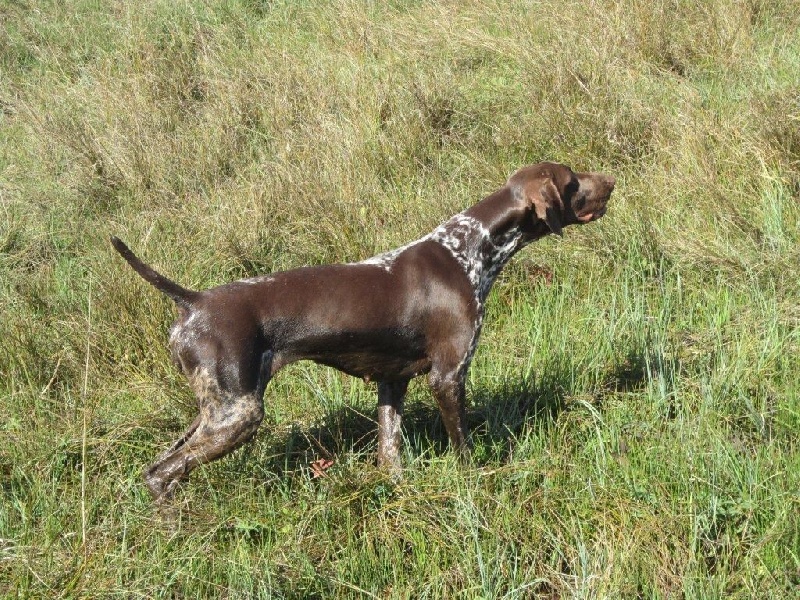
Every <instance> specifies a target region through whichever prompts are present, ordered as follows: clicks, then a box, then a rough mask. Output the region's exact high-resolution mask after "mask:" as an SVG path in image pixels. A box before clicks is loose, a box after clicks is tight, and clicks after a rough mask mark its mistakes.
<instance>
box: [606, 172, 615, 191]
mask: <svg viewBox="0 0 800 600" xmlns="http://www.w3.org/2000/svg"><path fill="white" fill-rule="evenodd" d="M606 183H608V187H609V188H611V189H612V190H613V189H614V186H615V185H617V178H616V177H614V176H613V175H606Z"/></svg>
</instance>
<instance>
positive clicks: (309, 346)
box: [290, 329, 431, 381]
mask: <svg viewBox="0 0 800 600" xmlns="http://www.w3.org/2000/svg"><path fill="white" fill-rule="evenodd" d="M290 353H291V354H292V355H293V356H294V357H296V359H297V360H302V359H307V360H313V361H314V362H317V363H320V364H323V365H327V366H330V367H334V368H336V369H339V370H340V371H343V372H345V373H347V374H348V375H353V376H354V377H361V378H363V379H366V380H373V381H393V380H398V379H408V378H411V377H416V376H417V375H421V374H423V373H427V372H428V371H429V370H430V368H431V363H430V360H429V359H428V357H427V355H426V353H425V351H424V345H423V344H422V341H421V340H419V339H417V338H416V337H415V336H413V335H411V334H409V333H408V332H404V331H402V330H394V329H387V330H380V331H372V330H370V331H348V332H335V333H318V334H315V335H308V336H304V337H303V338H302V339H301V340H296V341H295V343H293V344H292V348H291V351H290Z"/></svg>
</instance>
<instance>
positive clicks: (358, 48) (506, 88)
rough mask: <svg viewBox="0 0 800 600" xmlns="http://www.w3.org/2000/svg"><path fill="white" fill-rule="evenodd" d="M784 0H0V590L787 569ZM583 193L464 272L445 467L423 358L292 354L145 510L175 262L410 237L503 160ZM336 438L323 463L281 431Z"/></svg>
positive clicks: (213, 276)
mask: <svg viewBox="0 0 800 600" xmlns="http://www.w3.org/2000/svg"><path fill="white" fill-rule="evenodd" d="M799 30H800V10H798V4H797V2H796V0H708V1H706V2H693V1H688V0H656V1H650V0H648V1H644V0H626V1H622V0H617V1H613V0H591V1H587V2H578V1H575V0H566V1H561V2H556V1H554V0H541V1H536V0H528V1H509V2H503V1H500V0H468V1H465V2H451V1H447V2H426V1H415V0H392V1H389V2H374V1H367V2H359V1H356V0H330V1H328V0H325V1H324V2H323V1H320V2H310V1H305V0H298V1H289V0H273V1H271V0H210V1H206V2H201V1H199V0H175V1H167V0H141V1H139V2H122V1H120V0H19V1H15V0H0V596H3V597H20V598H113V597H119V598H206V597H207V598H276V599H280V598H320V599H321V598H326V599H327V598H398V599H401V598H426V599H427V598H431V599H436V598H442V599H450V598H470V599H472V598H475V599H477V598H483V599H486V600H488V599H494V598H507V599H516V598H541V599H548V600H551V599H552V600H554V599H556V598H637V599H638V598H641V599H651V598H652V599H656V598H659V599H660V598H686V599H693V598H746V599H750V598H777V599H784V598H797V597H800V369H799V368H798V367H799V366H800V244H799V242H800V36H799V35H798V31H799ZM541 160H555V161H559V162H564V163H566V164H569V165H571V166H572V167H573V168H575V169H576V170H598V171H605V172H608V173H611V174H613V175H615V176H616V178H617V188H616V191H615V192H614V195H613V196H612V201H611V203H610V205H609V211H608V214H607V215H606V216H605V217H604V218H603V219H602V220H600V221H598V222H596V223H592V224H591V225H587V226H584V227H572V228H569V229H566V230H565V235H564V237H563V239H562V238H557V237H555V236H550V237H548V238H546V239H543V240H541V241H539V242H537V243H536V244H533V245H531V246H529V247H528V248H526V249H525V250H523V251H522V252H520V253H519V254H518V255H517V256H516V257H515V258H514V259H513V260H512V262H511V263H510V264H509V265H508V267H507V268H506V269H505V270H504V272H503V273H502V275H501V277H500V278H499V279H498V281H497V282H496V284H495V286H494V289H493V291H492V293H491V295H490V298H489V301H488V306H487V316H486V320H485V322H484V327H483V334H482V338H481V343H480V345H479V347H478V351H477V354H476V356H475V360H474V361H473V364H472V368H471V371H470V375H469V381H468V390H467V394H468V418H469V423H470V427H471V429H472V432H473V442H474V446H475V452H474V461H473V464H471V465H461V464H459V462H458V460H457V459H456V458H455V456H454V455H453V453H452V452H450V451H448V447H447V436H446V434H445V431H444V428H443V426H442V423H441V421H440V418H439V415H438V410H437V408H436V403H435V401H434V400H433V398H432V396H431V395H430V392H429V391H428V387H427V382H426V381H425V380H424V378H420V379H418V380H415V381H414V382H413V383H412V385H411V387H410V390H409V396H408V399H407V408H406V416H405V419H404V432H403V435H404V446H403V462H404V465H405V469H404V472H403V477H402V478H401V479H399V480H394V479H392V478H390V477H389V476H387V475H386V474H385V473H382V472H381V471H379V470H378V469H376V467H375V466H374V462H375V452H376V444H375V441H376V440H375V436H376V429H377V428H376V423H375V418H376V390H375V385H374V384H367V383H364V382H362V381H359V380H355V379H352V378H349V377H347V376H345V375H342V374H340V373H338V372H337V371H334V370H332V369H328V368H324V367H320V366H317V365H314V364H311V363H299V364H295V365H292V366H290V367H288V368H286V369H285V370H284V371H282V372H281V373H280V374H279V376H278V377H276V379H275V380H274V381H272V382H271V383H270V386H269V388H268V389H267V392H266V396H265V406H266V417H265V419H264V423H263V424H262V426H261V429H260V430H259V433H258V435H257V436H256V438H255V439H254V440H253V442H251V443H250V444H249V445H247V446H246V447H244V448H242V449H240V450H238V451H237V452H236V453H234V454H233V455H231V456H230V457H227V458H225V459H224V460H221V461H218V462H216V463H213V464H211V465H208V466H206V467H204V468H200V469H198V470H196V471H195V472H194V473H193V476H192V478H191V480H190V481H189V483H188V484H187V485H185V486H183V487H182V488H180V489H179V491H178V494H177V496H176V499H175V503H174V505H173V507H172V510H170V511H168V512H166V513H165V512H164V511H159V510H156V509H155V508H154V507H153V505H152V503H151V500H150V497H149V494H148V493H147V491H146V488H145V486H144V484H143V481H142V479H141V471H142V469H143V468H144V467H145V466H147V465H148V464H150V463H151V462H152V461H153V460H154V458H155V457H156V456H157V455H158V454H159V453H160V452H161V451H162V450H164V449H165V448H166V447H167V446H168V445H169V444H171V443H172V441H173V440H174V439H175V438H176V437H177V436H178V435H179V434H180V432H182V431H183V429H184V428H185V427H186V425H187V424H188V423H189V422H190V421H191V420H192V418H193V417H194V414H195V404H194V399H193V397H192V394H191V392H190V390H189V388H188V386H187V385H186V383H185V380H184V379H183V377H182V375H181V374H180V373H179V372H178V371H177V370H176V369H175V368H174V367H173V365H172V363H171V361H170V359H169V352H168V349H167V338H168V328H169V325H170V324H171V322H172V320H173V318H174V316H175V310H174V306H173V304H172V302H171V301H169V300H168V299H166V298H164V297H163V296H162V295H161V294H160V293H158V292H157V291H155V290H154V289H153V288H151V287H150V286H148V285H147V284H145V283H144V282H143V281H142V280H141V279H140V278H139V277H137V276H136V275H135V274H134V273H133V271H131V269H130V268H129V267H128V266H127V265H126V264H125V263H124V262H123V261H122V260H121V259H120V258H119V256H118V255H117V254H116V253H115V252H114V250H113V249H112V247H111V245H110V243H109V236H110V235H117V236H119V237H121V238H122V239H123V240H125V241H126V242H128V243H129V245H130V246H131V248H132V249H133V250H134V251H135V252H136V253H137V254H139V255H140V256H142V257H143V258H144V259H146V260H147V261H148V262H150V263H151V264H153V265H154V266H155V267H156V268H158V269H159V270H160V271H161V272H163V273H165V274H166V275H168V276H170V277H172V278H174V279H175V280H177V281H179V282H180V283H182V284H184V285H186V286H187V287H191V288H195V289H198V288H204V287H209V286H212V285H216V284H220V283H223V282H226V281H229V280H232V279H235V278H239V277H245V276H253V275H257V274H264V273H269V272H272V271H275V270H280V269H286V268H292V267H297V266H302V265H310V264H319V263H327V262H348V261H356V260H360V259H363V258H366V257H368V256H372V255H374V254H377V253H379V252H382V251H385V250H388V249H391V248H394V247H396V246H399V245H401V244H404V243H406V242H408V241H410V240H413V239H416V238H419V237H421V236H422V235H424V234H426V233H427V232H428V231H430V230H431V229H433V228H434V227H436V225H438V224H439V223H440V222H441V221H443V220H444V219H446V218H447V217H449V216H450V215H452V214H454V213H456V212H459V211H461V210H463V209H464V208H466V207H468V206H470V205H471V204H473V203H474V202H476V201H477V200H479V199H480V198H482V197H483V196H485V195H487V194H488V193H490V192H492V191H494V190H495V189H497V188H498V187H499V186H500V185H502V183H503V182H504V181H505V179H506V178H507V177H508V175H509V174H510V173H512V172H513V171H515V170H516V169H517V168H519V167H520V166H523V165H525V164H529V163H533V162H538V161H541ZM319 458H325V459H330V460H333V461H334V465H333V466H332V467H331V468H330V469H328V471H327V472H326V476H325V477H319V478H313V477H312V473H311V470H310V467H309V466H310V464H311V463H312V462H313V461H315V460H317V459H319Z"/></svg>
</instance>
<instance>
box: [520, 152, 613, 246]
mask: <svg viewBox="0 0 800 600" xmlns="http://www.w3.org/2000/svg"><path fill="white" fill-rule="evenodd" d="M615 183H616V180H615V179H614V177H612V176H611V175H604V174H603V173H575V172H574V171H573V170H572V169H570V168H569V167H567V166H566V165H561V164H558V163H539V164H536V165H530V166H527V167H523V168H522V169H520V170H519V171H517V172H516V173H514V174H513V175H512V176H511V177H510V178H509V180H508V186H509V187H510V188H511V190H512V192H513V194H514V196H515V197H516V198H517V199H518V200H519V201H521V202H524V203H525V204H526V207H527V208H529V209H530V210H531V216H532V217H533V216H534V215H535V219H536V220H538V221H543V222H544V223H546V224H547V227H548V228H549V229H550V231H552V232H553V233H555V234H557V235H562V233H561V230H562V229H563V228H564V227H566V226H567V225H574V224H576V223H589V222H590V221H596V220H597V219H599V218H600V217H602V216H603V215H604V214H606V205H607V204H608V199H609V198H610V197H611V192H612V191H614V185H615Z"/></svg>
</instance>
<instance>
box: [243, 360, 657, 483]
mask: <svg viewBox="0 0 800 600" xmlns="http://www.w3.org/2000/svg"><path fill="white" fill-rule="evenodd" d="M573 360H574V358H573V357H570V356H569V355H566V354H564V355H557V356H554V357H553V358H552V359H551V361H550V364H549V365H548V366H547V368H545V369H543V370H542V372H541V374H534V375H532V376H529V377H520V378H517V379H514V378H509V379H506V380H502V381H500V382H499V383H498V384H497V385H494V386H489V385H485V384H484V385H478V386H468V388H467V398H468V406H467V424H468V427H469V431H470V433H471V437H472V440H473V442H474V446H475V450H476V451H475V453H474V459H475V461H476V463H477V464H478V465H481V464H486V463H489V462H494V463H496V462H505V461H507V460H508V457H509V456H510V454H511V452H512V451H513V448H514V446H515V444H516V442H517V440H518V439H519V438H520V437H522V436H524V434H525V431H526V430H530V429H532V428H533V429H536V428H538V427H539V426H541V425H543V426H545V427H547V426H549V425H550V424H552V423H554V422H555V421H556V420H557V419H558V416H559V414H560V413H561V412H563V411H565V410H569V409H570V407H569V403H568V399H569V398H570V397H571V396H574V395H576V394H580V395H587V396H590V397H592V398H593V400H592V402H593V403H594V404H595V405H596V406H597V407H598V408H600V409H602V402H603V398H604V397H605V396H607V395H608V394H609V393H614V392H617V391H622V392H630V391H635V390H637V389H641V388H642V387H643V386H644V385H645V384H646V382H647V380H648V378H649V377H651V376H652V373H651V369H650V367H649V366H648V365H649V362H648V360H647V359H646V358H645V357H644V355H641V356H640V355H629V356H626V357H625V359H624V360H623V361H622V363H621V364H619V365H617V366H615V367H614V368H612V369H610V370H609V372H608V373H606V374H605V375H604V376H603V377H602V381H601V383H600V385H599V387H598V389H597V390H592V391H590V392H588V393H587V392H586V391H582V390H581V389H577V388H576V386H577V385H578V384H576V383H575V373H576V370H579V369H580V367H576V365H575V364H574V363H573ZM373 388H374V386H373ZM376 415H377V392H375V394H374V402H364V403H362V404H360V405H358V406H351V405H345V406H341V407H339V408H337V409H335V410H332V411H329V412H328V413H327V414H325V415H324V417H323V418H322V419H321V420H320V421H319V422H317V423H314V424H312V425H310V426H301V425H294V426H291V427H289V428H286V429H283V430H282V431H281V430H272V431H269V425H268V424H266V425H265V427H264V429H266V430H267V431H268V433H266V434H265V431H264V429H262V432H261V434H260V435H259V439H258V442H257V444H258V446H259V454H261V455H262V456H266V457H268V458H267V462H266V464H265V465H264V467H265V468H266V469H267V470H268V471H270V472H272V473H275V474H277V475H280V474H283V473H288V472H294V471H298V470H302V469H304V468H307V467H308V466H309V465H310V464H311V463H312V462H313V461H315V460H318V459H321V458H322V459H328V460H333V461H337V462H339V461H341V460H342V459H343V458H344V456H345V455H346V454H348V453H352V454H354V455H357V456H356V460H359V461H363V462H366V463H369V464H374V461H375V452H376V440H377V423H376ZM403 436H404V449H403V451H404V452H406V451H408V450H409V448H408V446H410V452H411V454H412V455H413V456H424V455H430V456H439V455H442V454H444V453H446V452H447V451H448V439H447V432H446V430H445V428H444V425H443V423H442V419H441V415H440V413H439V408H438V406H437V404H436V401H435V400H434V398H433V397H432V395H431V393H430V391H429V390H428V388H427V384H426V382H425V381H424V379H422V378H421V381H420V383H417V384H415V385H414V386H413V387H412V390H411V393H410V394H409V398H407V401H406V406H405V414H404V416H403Z"/></svg>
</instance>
